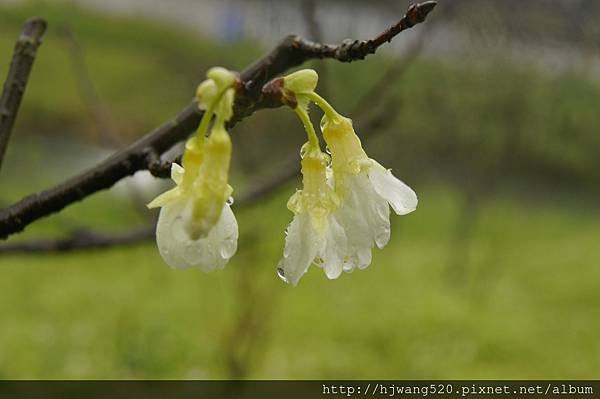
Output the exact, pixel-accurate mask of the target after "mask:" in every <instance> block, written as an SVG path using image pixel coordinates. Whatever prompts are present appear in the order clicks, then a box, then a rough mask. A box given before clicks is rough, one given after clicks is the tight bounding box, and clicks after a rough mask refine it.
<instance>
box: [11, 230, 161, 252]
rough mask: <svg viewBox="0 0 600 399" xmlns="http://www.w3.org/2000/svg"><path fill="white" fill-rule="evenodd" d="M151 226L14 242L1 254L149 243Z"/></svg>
mask: <svg viewBox="0 0 600 399" xmlns="http://www.w3.org/2000/svg"><path fill="white" fill-rule="evenodd" d="M154 230H155V227H154V226H153V225H150V226H145V227H141V228H136V229H134V230H132V231H129V232H125V233H104V232H94V231H87V230H75V231H73V232H71V233H70V234H69V235H68V236H67V237H65V238H60V239H47V240H35V241H26V242H15V243H8V244H3V245H1V246H0V253H2V254H16V253H25V254H30V255H31V254H36V253H59V252H70V251H74V250H82V249H99V248H107V247H115V246H125V245H133V244H138V243H140V242H144V241H149V240H150V239H152V238H153V237H154Z"/></svg>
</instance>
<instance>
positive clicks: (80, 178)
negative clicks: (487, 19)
mask: <svg viewBox="0 0 600 399" xmlns="http://www.w3.org/2000/svg"><path fill="white" fill-rule="evenodd" d="M435 5H436V2H435V1H427V2H423V3H417V4H414V5H411V6H410V7H409V9H408V11H407V13H406V15H404V16H403V17H402V18H401V20H400V21H399V22H398V23H397V24H395V25H394V26H392V27H391V28H389V29H387V30H386V31H384V32H383V33H381V34H380V35H378V36H377V37H376V38H375V39H372V40H368V41H357V40H355V41H344V42H343V43H342V44H340V45H337V46H336V45H329V44H321V43H315V42H310V41H307V40H304V39H302V38H301V37H299V36H288V37H287V38H285V39H284V40H283V41H282V42H281V43H280V44H279V45H278V46H277V47H275V48H274V49H273V50H272V51H271V52H270V53H269V54H267V55H266V56H265V57H263V58H261V59H260V60H258V61H257V62H256V63H254V64H253V65H251V66H250V67H248V68H246V69H245V70H244V71H243V72H242V73H241V74H240V80H241V82H242V85H241V87H240V90H239V92H238V93H237V94H236V102H235V104H234V117H233V118H232V121H231V125H232V126H233V125H234V124H235V123H237V122H238V121H240V120H241V119H243V118H244V117H247V116H249V115H251V114H252V113H254V112H255V111H257V110H260V109H264V108H275V107H279V106H281V105H282V104H281V103H280V102H277V101H274V100H273V99H272V98H270V97H269V96H265V95H263V94H262V90H261V89H262V87H263V85H264V84H265V83H267V82H268V81H269V80H271V79H273V78H274V77H276V76H278V75H280V74H282V73H284V72H285V71H287V70H288V69H290V68H292V67H295V66H298V65H301V64H302V63H304V62H305V61H307V60H310V59H316V58H321V59H322V58H331V59H335V60H338V61H342V62H350V61H353V60H358V59H363V58H364V57H365V56H367V55H369V54H373V53H375V51H376V50H377V48H378V47H379V46H381V45H382V44H383V43H385V42H386V41H390V40H391V39H392V38H393V37H394V36H396V35H397V34H398V33H400V32H401V31H403V30H405V29H407V28H410V27H412V26H414V25H415V24H417V23H419V22H423V21H424V20H425V17H426V16H427V14H428V13H429V12H431V10H433V8H434V6H435ZM201 115H202V112H201V111H200V110H199V109H198V106H197V104H196V103H195V102H192V103H191V104H189V105H188V106H187V107H186V108H185V109H184V110H183V111H182V112H181V113H180V114H178V115H177V116H176V117H175V118H174V119H173V120H172V121H170V122H167V123H166V124H164V125H163V126H161V127H159V128H157V129H156V130H154V131H153V132H150V133H149V134H147V135H146V136H144V137H143V138H141V139H140V140H138V141H137V142H135V143H133V144H131V145H130V146H128V147H127V148H125V149H123V150H121V151H118V152H116V153H115V154H113V155H112V156H111V157H109V158H108V159H106V160H105V161H103V162H101V163H100V164H98V165H96V166H95V167H93V168H91V169H88V170H87V171H85V172H83V173H81V174H80V175H77V176H75V177H73V178H71V179H69V180H67V181H65V182H63V183H61V184H59V185H58V186H55V187H53V188H51V189H49V190H46V191H43V192H40V193H37V194H32V195H30V196H28V197H25V198H24V199H22V200H21V201H19V202H17V203H16V204H14V205H12V206H10V207H8V208H7V209H4V210H2V211H0V238H2V239H5V238H7V237H8V236H9V235H11V234H14V233H17V232H19V231H22V230H23V229H24V228H25V227H26V226H27V225H28V224H30V223H32V222H34V221H36V220H38V219H40V218H42V217H45V216H48V215H50V214H52V213H55V212H58V211H60V210H61V209H63V208H65V207H66V206H68V205H70V204H72V203H74V202H76V201H80V200H82V199H84V198H86V197H87V196H89V195H91V194H93V193H95V192H97V191H100V190H104V189H107V188H110V187H111V186H113V185H114V184H115V183H116V182H118V181H119V180H121V179H123V178H124V177H127V176H129V175H132V174H133V173H135V172H137V171H139V170H146V169H149V162H148V156H147V154H148V152H149V151H153V152H156V153H157V154H163V153H164V152H165V151H167V150H168V149H169V148H171V147H172V146H173V145H175V144H176V143H178V142H179V141H181V140H184V139H185V138H186V137H187V136H188V135H189V134H190V133H191V132H192V131H193V130H194V129H195V128H196V127H197V126H198V123H199V121H200V117H201Z"/></svg>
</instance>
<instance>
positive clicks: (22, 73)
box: [0, 17, 46, 168]
mask: <svg viewBox="0 0 600 399" xmlns="http://www.w3.org/2000/svg"><path fill="white" fill-rule="evenodd" d="M45 31H46V21H45V20H43V19H42V18H37V17H35V18H31V19H28V20H27V21H26V22H25V24H24V25H23V31H22V32H21V36H20V37H19V39H18V40H17V43H16V44H15V50H14V53H13V58H12V61H11V63H10V68H9V70H8V75H7V77H6V81H5V82H4V88H3V90H2V97H0V168H2V161H3V160H4V154H5V153H6V148H7V147H8V141H9V140H10V134H11V132H12V128H13V126H14V124H15V120H16V119H17V114H18V112H19V106H20V105H21V100H22V99H23V94H24V93H25V87H26V86H27V81H28V80H29V74H30V72H31V68H32V67H33V61H35V55H36V53H37V49H38V47H39V46H40V44H42V36H43V35H44V32H45Z"/></svg>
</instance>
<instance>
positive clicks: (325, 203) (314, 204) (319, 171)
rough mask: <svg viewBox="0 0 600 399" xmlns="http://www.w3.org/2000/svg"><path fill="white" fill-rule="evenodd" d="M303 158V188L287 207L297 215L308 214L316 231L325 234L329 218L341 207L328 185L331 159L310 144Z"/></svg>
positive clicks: (305, 148) (304, 149)
mask: <svg viewBox="0 0 600 399" xmlns="http://www.w3.org/2000/svg"><path fill="white" fill-rule="evenodd" d="M302 156H303V158H302V161H301V164H302V176H303V178H302V183H303V188H302V190H298V191H296V193H295V194H294V195H292V197H291V198H290V200H289V201H288V204H287V206H288V209H289V210H290V211H292V212H294V213H295V214H300V213H305V212H306V213H308V214H309V215H310V218H311V222H312V224H313V226H314V227H315V229H317V231H320V232H323V231H324V229H325V228H326V227H327V216H328V215H329V214H330V213H332V212H333V211H334V210H335V209H336V208H337V206H338V205H339V199H338V197H337V195H336V194H335V192H334V190H333V188H331V186H329V184H328V183H327V176H326V168H327V164H328V162H329V159H328V158H329V157H328V156H327V155H326V154H324V153H322V152H321V150H320V149H318V148H315V147H313V146H312V145H311V144H310V143H306V144H305V145H304V147H303V149H302Z"/></svg>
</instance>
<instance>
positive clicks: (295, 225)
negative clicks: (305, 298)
mask: <svg viewBox="0 0 600 399" xmlns="http://www.w3.org/2000/svg"><path fill="white" fill-rule="evenodd" d="M319 244H320V241H319V239H318V234H317V232H316V231H315V230H314V229H313V227H312V223H311V221H310V216H309V215H308V214H307V213H300V214H297V215H295V216H294V219H293V220H292V222H291V223H290V225H289V226H288V228H287V236H286V238H285V248H284V250H283V258H282V259H281V261H280V262H279V265H278V268H279V269H281V270H282V271H283V278H284V280H285V281H286V282H288V283H290V284H291V285H293V286H296V285H298V282H299V281H300V278H301V277H302V276H303V275H304V273H306V271H307V270H308V268H309V266H310V265H311V264H312V263H313V261H314V259H315V257H316V256H317V253H318V252H319V249H320V248H319Z"/></svg>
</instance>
